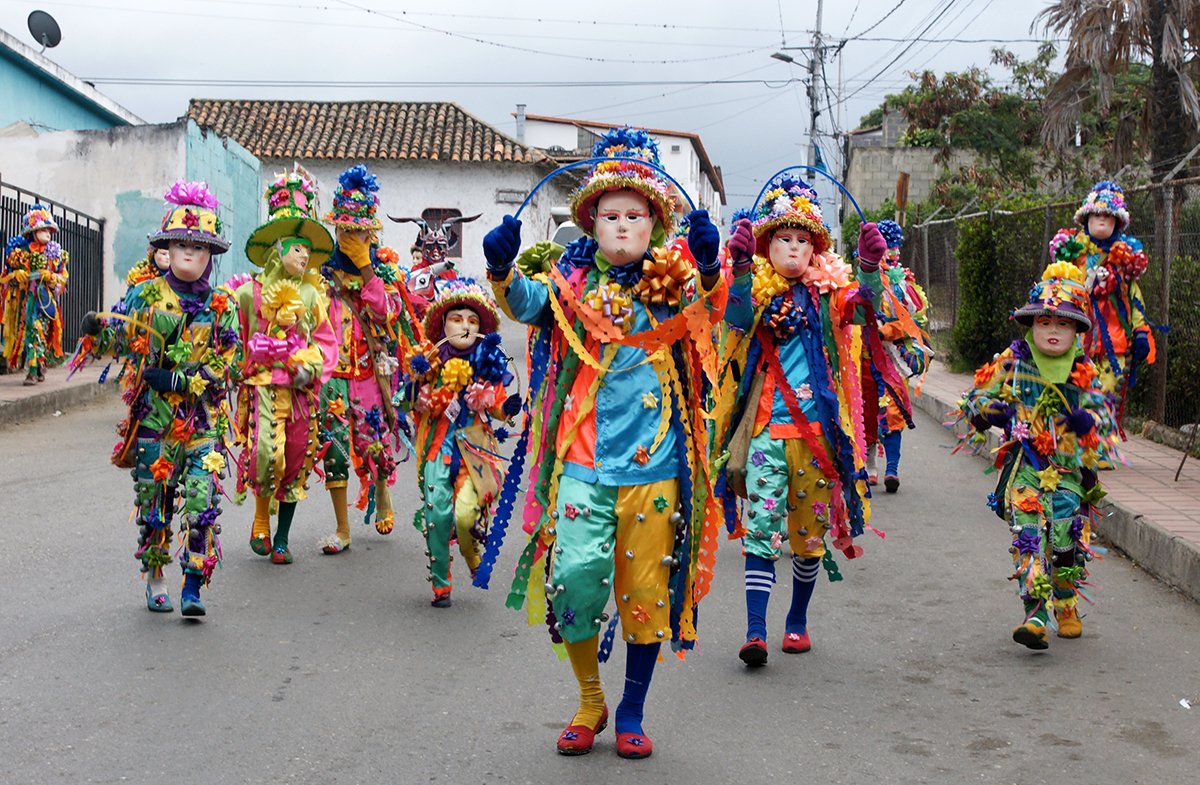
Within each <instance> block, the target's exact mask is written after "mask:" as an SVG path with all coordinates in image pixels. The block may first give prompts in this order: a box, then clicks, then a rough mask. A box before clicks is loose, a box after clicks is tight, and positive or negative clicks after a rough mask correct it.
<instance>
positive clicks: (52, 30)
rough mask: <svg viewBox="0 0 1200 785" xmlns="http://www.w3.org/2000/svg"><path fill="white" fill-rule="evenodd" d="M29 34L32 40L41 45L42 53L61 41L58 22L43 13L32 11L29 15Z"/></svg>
mask: <svg viewBox="0 0 1200 785" xmlns="http://www.w3.org/2000/svg"><path fill="white" fill-rule="evenodd" d="M29 34H30V35H32V36H33V40H34V41H37V42H38V43H39V44H41V45H42V51H45V50H46V48H47V47H49V48H51V49H53V48H54V47H56V46H58V45H59V43H60V42H61V41H62V30H60V29H58V22H56V21H54V17H52V16H50V14H48V13H46V12H45V11H34V12H33V13H31V14H30V15H29Z"/></svg>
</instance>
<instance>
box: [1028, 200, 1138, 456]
mask: <svg viewBox="0 0 1200 785" xmlns="http://www.w3.org/2000/svg"><path fill="white" fill-rule="evenodd" d="M1129 220H1130V218H1129V209H1128V206H1127V205H1126V202H1125V191H1124V189H1122V188H1121V186H1119V185H1117V184H1116V183H1114V182H1112V181H1111V180H1101V181H1100V182H1098V183H1096V184H1095V185H1094V186H1092V190H1091V192H1090V193H1088V195H1087V198H1085V199H1084V200H1083V204H1082V205H1080V207H1079V209H1078V210H1076V211H1075V223H1076V224H1078V226H1079V228H1077V229H1060V230H1059V231H1058V233H1057V234H1055V235H1054V239H1053V240H1051V241H1050V260H1051V261H1052V262H1053V261H1062V262H1071V263H1072V264H1074V265H1075V266H1076V267H1078V268H1080V269H1081V270H1083V271H1084V273H1085V274H1086V276H1087V277H1086V280H1085V287H1086V288H1087V291H1088V301H1087V315H1088V318H1089V319H1090V320H1091V323H1092V326H1091V329H1090V330H1088V332H1087V334H1086V335H1084V336H1083V350H1084V352H1085V353H1086V354H1087V355H1088V356H1089V357H1091V358H1092V361H1093V362H1095V363H1096V369H1097V371H1098V372H1099V374H1100V386H1101V389H1103V390H1104V391H1105V392H1106V393H1109V394H1110V395H1113V396H1114V397H1115V399H1116V407H1115V408H1116V411H1117V413H1118V425H1120V421H1121V420H1123V419H1124V416H1125V395H1126V390H1127V388H1130V387H1133V386H1135V385H1136V384H1137V373H1138V366H1139V365H1141V364H1142V362H1145V363H1147V364H1149V365H1153V364H1154V361H1155V355H1156V351H1155V348H1156V347H1155V342H1154V335H1153V333H1151V331H1150V323H1149V322H1148V321H1147V320H1146V306H1145V303H1144V301H1143V300H1142V288H1141V285H1140V284H1139V283H1138V279H1139V278H1140V277H1141V276H1142V273H1144V272H1145V271H1146V266H1147V264H1148V262H1147V259H1146V252H1145V250H1143V247H1142V243H1141V241H1140V240H1138V239H1137V238H1136V237H1133V236H1132V235H1130V234H1127V233H1126V230H1127V229H1128V228H1129ZM1122 435H1123V433H1122Z"/></svg>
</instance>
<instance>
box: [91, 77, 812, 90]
mask: <svg viewBox="0 0 1200 785" xmlns="http://www.w3.org/2000/svg"><path fill="white" fill-rule="evenodd" d="M82 78H83V79H84V81H87V82H91V83H93V84H119V85H135V86H141V87H176V86H183V87H201V86H202V87H313V88H322V87H339V88H342V87H361V88H380V87H410V88H425V87H430V88H433V87H539V88H540V87H579V88H584V87H587V88H591V87H662V86H668V85H695V86H704V85H749V84H758V85H762V86H764V87H768V88H770V89H779V88H781V87H786V86H788V85H790V84H791V83H792V82H795V81H800V80H798V79H794V78H793V79H784V80H769V79H657V80H655V79H648V80H617V79H614V80H598V81H550V80H545V81H527V82H521V81H481V80H445V81H400V80H397V81H362V80H357V79H356V80H337V79H330V80H314V79H206V78H190V77H161V78H160V77H141V76H128V77H123V76H87V77H82Z"/></svg>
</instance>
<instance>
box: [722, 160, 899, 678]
mask: <svg viewBox="0 0 1200 785" xmlns="http://www.w3.org/2000/svg"><path fill="white" fill-rule="evenodd" d="M830 246H831V242H830V236H829V230H828V229H826V227H825V223H824V221H823V220H822V218H821V209H820V200H819V199H818V197H817V194H816V191H814V190H813V188H812V187H811V186H810V185H809V184H808V183H806V182H804V181H803V180H801V179H798V178H794V177H791V176H788V175H783V176H782V177H781V178H780V179H779V180H777V181H775V182H774V183H772V187H771V188H770V189H768V190H767V192H766V194H765V195H764V196H763V199H762V202H761V204H760V205H759V207H758V209H757V211H756V213H755V215H754V220H753V226H752V225H751V221H749V220H742V221H740V222H739V223H738V225H737V228H736V230H735V231H734V234H733V236H732V237H731V238H730V240H729V255H730V257H731V258H732V260H733V272H734V279H733V284H732V286H731V287H730V296H729V307H728V309H727V310H726V313H725V320H726V322H727V323H728V324H729V325H730V327H732V328H734V330H735V331H737V333H740V334H741V337H740V338H739V337H737V333H735V334H731V336H730V339H729V340H736V341H737V346H736V348H735V349H734V350H733V351H732V354H731V357H730V360H731V362H730V364H729V367H731V368H735V369H744V372H743V373H741V374H740V376H739V374H738V373H737V372H736V371H735V372H733V376H734V383H735V384H738V386H739V388H740V389H739V391H738V395H737V400H738V401H740V402H741V404H742V412H741V417H740V420H738V421H737V424H736V429H735V430H731V431H727V433H728V435H729V436H730V442H729V445H730V446H729V450H728V452H729V463H728V464H727V466H726V477H727V482H728V486H729V490H728V491H727V503H726V513H727V515H730V516H731V517H732V520H731V523H734V524H736V526H735V528H734V531H733V533H732V534H731V536H732V537H739V536H740V537H742V541H743V552H744V554H745V580H746V612H747V618H748V624H747V629H746V642H745V644H743V645H742V647H741V650H740V651H739V655H738V656H739V657H740V658H741V660H742V661H743V662H744V663H746V665H748V666H751V667H757V666H762V665H765V664H766V662H767V644H766V638H767V622H766V615H767V604H768V602H769V601H770V597H771V590H772V587H773V586H774V584H775V561H776V560H777V559H779V557H780V555H781V552H782V548H783V544H784V540H785V539H786V540H787V541H788V542H789V543H790V545H791V550H792V569H791V572H792V604H791V608H790V610H789V611H788V615H787V622H786V625H785V634H784V636H783V651H785V652H788V653H800V652H806V651H808V650H809V649H810V648H811V647H812V643H811V639H810V637H809V632H808V604H809V600H810V599H811V598H812V592H813V589H814V588H815V586H816V581H817V575H818V573H819V571H820V565H821V561H822V559H823V558H824V560H825V563H826V569H827V570H828V571H829V573H830V579H831V580H839V579H840V577H841V576H840V574H839V573H838V571H837V566H836V564H835V563H834V562H833V557H832V555H830V554H829V553H828V552H827V551H826V548H825V533H826V531H831V532H832V534H833V538H834V539H833V544H834V546H835V547H837V548H838V549H839V550H841V551H843V552H844V553H845V554H846V556H847V557H848V558H851V559H853V558H856V557H857V556H859V555H861V553H862V547H861V546H859V545H855V544H854V542H853V538H854V537H856V536H858V535H859V534H861V533H862V532H863V530H864V528H865V527H866V525H867V521H868V519H869V517H870V507H869V505H868V503H867V502H866V498H867V497H868V495H869V494H868V491H867V488H866V473H865V471H863V470H862V467H863V461H864V460H865V455H864V434H863V427H864V426H863V419H862V411H863V403H862V397H861V396H862V392H861V390H862V387H861V384H860V382H859V367H860V357H861V352H862V348H861V343H862V342H863V341H864V340H865V341H867V342H869V345H870V348H871V352H872V356H873V357H875V358H880V357H883V349H882V347H881V346H880V342H879V336H878V332H877V329H876V327H875V320H874V314H875V312H876V310H877V308H878V304H879V298H880V296H881V284H880V279H879V263H880V260H881V259H882V258H883V255H884V251H885V249H886V246H885V243H884V240H883V237H882V236H881V235H880V233H879V229H878V228H877V227H876V226H875V225H874V224H871V223H868V224H864V225H863V227H862V231H861V233H860V235H859V243H858V255H859V261H860V264H861V268H860V273H859V278H858V281H857V283H856V282H855V281H853V280H852V279H851V269H850V267H849V266H848V265H847V264H846V263H845V262H843V261H842V260H841V258H839V257H838V256H837V255H835V254H834V253H832V252H831V251H830ZM856 318H857V319H858V320H859V321H861V322H865V326H864V327H862V328H861V329H860V328H859V327H858V326H857V325H856V324H855V319H856ZM889 364H890V362H889ZM890 372H891V377H886V380H887V381H889V382H890V383H891V384H893V385H894V384H895V383H896V380H895V378H894V377H895V371H894V369H891V371H890ZM866 427H867V428H872V427H875V424H874V423H867V424H866ZM730 492H732V493H736V494H737V495H738V496H741V497H742V498H744V499H746V509H745V512H744V515H739V513H738V505H737V504H736V502H735V501H734V500H733V499H732V496H731V495H730Z"/></svg>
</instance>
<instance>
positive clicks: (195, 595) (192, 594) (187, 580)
mask: <svg viewBox="0 0 1200 785" xmlns="http://www.w3.org/2000/svg"><path fill="white" fill-rule="evenodd" d="M200 580H201V578H200V576H199V575H198V574H196V573H194V572H185V573H184V574H183V590H182V591H180V592H179V597H180V599H182V600H191V601H192V602H199V601H200Z"/></svg>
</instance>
